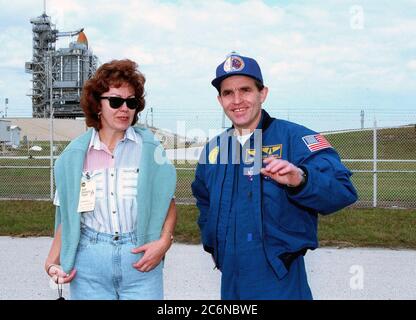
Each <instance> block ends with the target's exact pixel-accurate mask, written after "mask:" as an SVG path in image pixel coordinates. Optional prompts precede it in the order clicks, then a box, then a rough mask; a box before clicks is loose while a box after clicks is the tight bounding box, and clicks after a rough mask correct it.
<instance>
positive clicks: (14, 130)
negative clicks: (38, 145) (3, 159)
mask: <svg viewBox="0 0 416 320" xmlns="http://www.w3.org/2000/svg"><path fill="white" fill-rule="evenodd" d="M21 131H22V130H21V129H20V128H19V127H18V126H10V142H9V143H6V144H8V145H11V146H12V147H14V148H18V147H19V145H20V132H21Z"/></svg>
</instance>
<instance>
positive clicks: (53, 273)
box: [46, 264, 77, 284]
mask: <svg viewBox="0 0 416 320" xmlns="http://www.w3.org/2000/svg"><path fill="white" fill-rule="evenodd" d="M46 272H47V273H48V276H50V277H51V278H52V280H53V281H54V282H55V283H59V284H62V283H69V282H71V281H72V279H74V277H75V274H76V273H77V271H76V270H75V269H73V270H72V271H71V273H70V274H67V273H65V272H64V271H63V270H62V268H61V266H60V265H58V264H51V265H49V266H48V267H47V269H46Z"/></svg>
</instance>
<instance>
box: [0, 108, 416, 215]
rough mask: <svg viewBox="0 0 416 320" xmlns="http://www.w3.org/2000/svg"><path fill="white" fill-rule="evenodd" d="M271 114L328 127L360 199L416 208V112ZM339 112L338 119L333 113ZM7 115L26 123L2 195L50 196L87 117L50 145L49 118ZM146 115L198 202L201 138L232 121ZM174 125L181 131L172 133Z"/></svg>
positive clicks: (179, 194) (187, 196)
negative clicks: (353, 125)
mask: <svg viewBox="0 0 416 320" xmlns="http://www.w3.org/2000/svg"><path fill="white" fill-rule="evenodd" d="M270 114H271V115H272V116H275V117H277V118H286V120H287V119H289V120H290V121H293V122H296V123H300V124H304V125H306V126H308V127H310V128H312V129H314V130H316V131H321V132H322V133H323V134H324V135H325V137H326V138H327V140H328V141H329V142H330V143H331V144H332V145H333V146H334V147H335V148H336V149H337V151H338V152H339V154H340V156H341V159H342V161H343V163H344V164H345V165H346V166H347V167H348V168H349V169H350V170H351V171H352V172H353V178H352V181H353V183H354V185H355V186H356V188H357V190H358V194H359V201H358V202H357V203H356V204H355V205H354V206H358V207H389V208H391V207H398V208H416V189H415V185H416V125H415V123H416V116H415V115H410V116H409V117H408V118H409V119H408V122H407V123H409V124H408V125H401V126H386V125H385V123H386V122H387V120H378V123H376V122H373V123H372V124H371V125H367V126H366V127H365V128H363V129H354V130H336V131H331V130H319V128H316V126H315V127H314V126H313V122H314V121H317V120H319V121H321V122H322V121H323V122H325V123H326V124H327V125H328V123H329V124H332V125H333V127H337V126H339V124H340V123H342V121H343V120H342V118H343V114H340V113H338V114H336V115H333V114H330V113H328V114H324V115H322V113H321V114H315V113H306V114H305V113H304V114H300V113H299V114H295V113H294V112H292V113H291V114H290V118H289V115H288V114H286V117H285V115H284V114H283V115H282V114H280V115H279V114H276V113H274V112H270ZM181 116H182V118H181ZM166 117H168V118H170V119H175V120H174V121H176V128H173V130H172V128H169V129H161V128H163V125H159V123H162V122H163V121H162V120H164V119H166ZM335 118H336V119H339V120H334V119H335ZM375 118H376V117H375ZM380 118H382V117H380ZM387 118H388V117H387ZM387 118H386V119H387ZM149 119H151V123H149ZM6 120H7V121H9V122H10V123H9V124H8V125H9V126H10V125H14V126H20V127H21V128H20V129H21V131H20V144H19V145H18V146H16V145H11V144H10V142H9V143H7V142H6V141H1V146H0V181H1V183H0V199H22V200H29V199H37V200H50V199H51V198H52V196H53V193H54V186H53V183H52V184H51V178H52V176H51V175H52V172H53V171H52V170H51V166H52V163H53V161H51V155H53V159H56V157H57V156H59V154H60V153H61V152H62V150H63V149H64V148H65V147H66V145H67V144H68V143H69V142H70V140H72V139H73V138H74V137H76V136H78V135H79V134H81V133H82V132H85V130H86V128H85V124H84V122H83V121H82V120H54V125H53V128H54V134H53V137H54V139H53V147H52V149H51V136H50V127H51V126H50V123H49V122H48V121H49V120H47V119H26V120H27V121H26V122H22V121H23V120H22V119H17V120H18V121H17V120H16V119H6ZM174 121H172V120H170V122H174ZM308 121H311V124H312V125H310V124H308ZM337 121H339V123H337ZM2 122H5V121H2ZM141 122H142V124H143V122H145V123H147V125H148V126H149V127H151V128H152V129H153V130H154V131H155V133H156V136H157V137H158V138H159V139H160V140H161V141H162V143H163V144H164V147H165V149H166V151H167V154H168V157H169V158H170V159H172V161H173V162H174V164H175V166H176V169H177V176H178V182H177V189H176V200H177V202H178V203H182V204H193V203H195V200H194V198H193V196H192V192H191V183H192V181H193V179H194V173H195V172H194V171H195V166H196V163H197V160H198V158H199V154H200V152H201V150H202V146H203V145H204V143H205V142H206V141H207V139H210V138H211V137H213V136H215V135H216V134H218V133H219V132H221V131H222V130H223V129H222V127H226V126H229V124H230V123H229V121H228V120H227V119H225V118H224V117H223V115H222V113H221V112H210V113H201V114H198V115H193V118H192V115H191V116H190V115H189V114H188V118H186V116H185V114H180V113H179V115H178V117H175V118H172V117H169V114H165V113H160V114H158V113H154V114H152V115H151V116H148V115H146V118H144V117H142V119H141ZM0 123H1V122H0ZM178 123H179V124H178ZM152 125H153V126H152ZM156 127H158V129H155V128H156ZM166 127H168V126H166ZM195 128H198V129H195ZM212 128H217V129H212ZM175 129H176V130H175ZM171 130H172V131H175V132H176V133H177V134H173V133H171ZM0 132H1V128H0Z"/></svg>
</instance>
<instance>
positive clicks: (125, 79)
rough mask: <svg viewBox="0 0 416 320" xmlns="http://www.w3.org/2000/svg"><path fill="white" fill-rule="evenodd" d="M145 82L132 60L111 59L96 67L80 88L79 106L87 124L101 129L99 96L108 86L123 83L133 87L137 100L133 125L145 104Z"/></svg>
mask: <svg viewBox="0 0 416 320" xmlns="http://www.w3.org/2000/svg"><path fill="white" fill-rule="evenodd" d="M145 82H146V78H145V77H144V75H143V74H142V73H141V72H140V71H139V70H138V65H137V63H136V62H134V61H132V60H129V59H125V60H112V61H110V62H107V63H104V64H103V65H102V66H101V67H99V68H98V69H97V71H96V72H95V74H94V76H93V77H92V78H91V79H89V80H87V81H86V82H85V84H84V87H83V88H82V94H81V108H82V110H83V111H84V114H85V122H86V124H87V126H88V127H94V128H95V129H97V130H100V129H101V120H100V118H99V112H100V111H101V100H100V97H101V95H102V94H103V93H104V92H107V91H108V90H109V89H110V87H116V88H119V87H120V86H122V85H123V84H128V85H130V86H131V87H132V88H133V90H134V96H135V97H136V99H137V102H138V107H137V109H136V110H135V114H134V118H133V121H132V123H131V125H134V124H135V123H136V122H137V119H138V117H137V115H138V113H139V112H141V111H143V109H144V106H145V104H146V102H145V99H144V96H145V93H144V83H145Z"/></svg>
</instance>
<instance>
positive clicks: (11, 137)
mask: <svg viewBox="0 0 416 320" xmlns="http://www.w3.org/2000/svg"><path fill="white" fill-rule="evenodd" d="M20 132H21V129H20V128H19V127H18V126H13V125H12V123H11V121H9V120H3V119H0V144H1V145H3V147H4V146H13V147H18V146H19V145H20Z"/></svg>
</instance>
